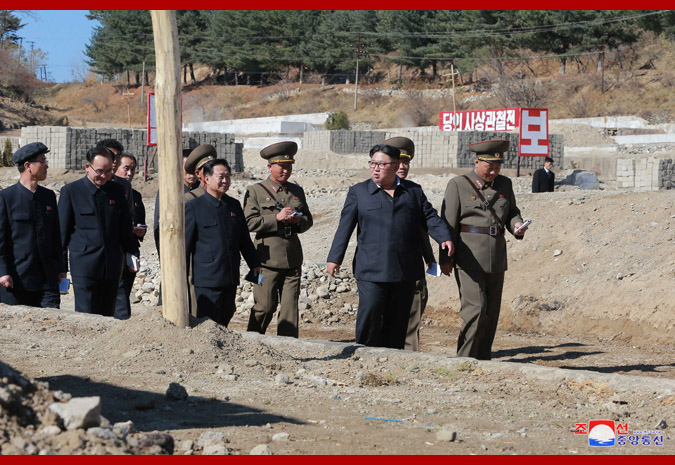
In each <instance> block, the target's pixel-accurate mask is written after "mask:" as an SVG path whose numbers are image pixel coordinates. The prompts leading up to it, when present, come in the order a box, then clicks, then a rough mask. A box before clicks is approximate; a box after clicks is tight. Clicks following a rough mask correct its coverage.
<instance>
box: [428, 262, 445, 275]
mask: <svg viewBox="0 0 675 465" xmlns="http://www.w3.org/2000/svg"><path fill="white" fill-rule="evenodd" d="M427 274H430V275H431V276H435V277H437V278H438V277H439V276H440V275H441V274H442V273H441V267H440V266H438V263H432V264H431V265H429V268H427Z"/></svg>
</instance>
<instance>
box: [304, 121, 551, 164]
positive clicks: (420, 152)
mask: <svg viewBox="0 0 675 465" xmlns="http://www.w3.org/2000/svg"><path fill="white" fill-rule="evenodd" d="M395 136H403V137H408V138H410V139H412V140H413V142H415V158H414V159H413V161H412V166H413V167H421V168H468V167H471V166H473V160H474V158H475V156H474V154H473V152H471V151H470V150H469V147H468V146H469V144H472V143H474V142H479V141H481V140H486V139H509V140H510V141H511V147H510V148H509V151H508V153H507V154H506V162H505V163H504V167H505V168H516V164H517V150H518V140H519V136H518V134H516V133H507V132H474V131H458V132H443V131H440V130H438V128H436V127H426V128H400V129H383V130H380V131H348V130H340V131H311V132H305V133H304V135H303V148H305V149H308V150H321V151H331V152H334V153H338V154H340V153H344V154H346V153H367V152H369V151H370V148H371V147H372V146H373V145H375V144H379V143H381V142H382V141H384V140H386V139H388V138H390V137H395ZM549 147H550V153H551V158H553V162H554V164H555V166H563V165H564V163H563V162H564V141H563V136H562V135H559V134H551V135H550V136H549ZM543 166H544V162H543V157H521V158H520V167H521V168H523V169H536V168H541V167H543Z"/></svg>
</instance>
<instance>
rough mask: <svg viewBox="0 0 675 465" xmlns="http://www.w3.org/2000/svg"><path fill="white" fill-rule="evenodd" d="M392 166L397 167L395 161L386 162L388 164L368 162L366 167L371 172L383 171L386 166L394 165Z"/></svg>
mask: <svg viewBox="0 0 675 465" xmlns="http://www.w3.org/2000/svg"><path fill="white" fill-rule="evenodd" d="M394 164H396V165H397V164H398V162H397V161H388V162H381V161H369V162H368V167H369V168H370V169H373V170H374V169H375V168H380V169H383V168H384V167H386V166H387V165H394Z"/></svg>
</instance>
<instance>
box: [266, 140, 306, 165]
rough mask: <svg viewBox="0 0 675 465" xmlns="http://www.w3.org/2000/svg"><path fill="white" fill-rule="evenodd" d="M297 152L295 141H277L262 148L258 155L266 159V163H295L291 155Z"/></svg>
mask: <svg viewBox="0 0 675 465" xmlns="http://www.w3.org/2000/svg"><path fill="white" fill-rule="evenodd" d="M297 152H298V144H296V143H295V142H290V141H287V142H277V143H276V144H272V145H268V146H267V147H265V148H264V149H262V150H261V151H260V156H261V157H263V158H264V159H265V160H267V163H295V159H294V158H293V155H295V154H296V153H297Z"/></svg>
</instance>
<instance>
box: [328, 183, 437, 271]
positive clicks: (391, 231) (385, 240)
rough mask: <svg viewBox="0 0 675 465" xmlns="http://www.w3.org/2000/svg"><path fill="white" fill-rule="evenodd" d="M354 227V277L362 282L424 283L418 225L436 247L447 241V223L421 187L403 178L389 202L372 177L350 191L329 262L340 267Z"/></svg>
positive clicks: (388, 198)
mask: <svg viewBox="0 0 675 465" xmlns="http://www.w3.org/2000/svg"><path fill="white" fill-rule="evenodd" d="M357 225H358V229H357V248H356V253H355V255H354V277H356V279H362V280H364V281H373V282H400V281H416V280H419V279H422V277H424V265H423V263H422V246H421V244H420V227H423V228H425V229H426V231H427V232H428V234H430V235H431V236H432V237H433V238H434V240H436V241H437V242H438V243H439V244H440V243H442V242H445V241H449V240H450V231H449V230H448V227H447V225H446V224H445V222H444V221H443V220H441V218H440V217H439V216H438V214H437V213H436V210H435V209H434V208H433V207H432V206H431V204H430V203H429V201H428V200H427V198H426V196H425V195H424V192H423V191H422V187H421V186H420V185H419V184H416V183H414V182H412V181H407V180H402V181H401V184H400V185H399V186H398V187H397V188H396V191H395V192H394V198H393V199H392V198H391V197H389V195H388V194H387V193H386V192H384V190H382V189H380V188H379V187H377V185H376V184H375V183H374V182H373V181H372V180H370V179H369V180H367V181H364V182H361V183H359V184H356V185H354V186H352V187H350V188H349V192H348V193H347V199H346V200H345V205H344V207H343V208H342V214H341V216H340V224H339V225H338V228H337V231H336V232H335V237H334V239H333V245H332V246H331V249H330V252H329V254H328V259H327V261H329V262H333V263H342V260H343V259H344V255H345V252H346V250H347V245H348V243H349V238H350V237H351V235H352V232H353V231H354V227H356V226H357Z"/></svg>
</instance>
